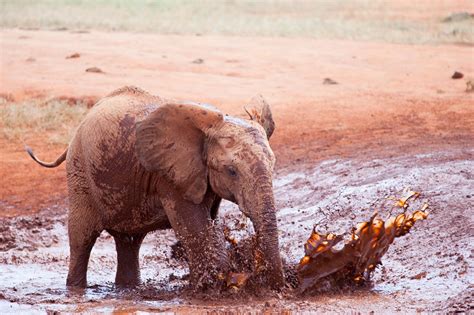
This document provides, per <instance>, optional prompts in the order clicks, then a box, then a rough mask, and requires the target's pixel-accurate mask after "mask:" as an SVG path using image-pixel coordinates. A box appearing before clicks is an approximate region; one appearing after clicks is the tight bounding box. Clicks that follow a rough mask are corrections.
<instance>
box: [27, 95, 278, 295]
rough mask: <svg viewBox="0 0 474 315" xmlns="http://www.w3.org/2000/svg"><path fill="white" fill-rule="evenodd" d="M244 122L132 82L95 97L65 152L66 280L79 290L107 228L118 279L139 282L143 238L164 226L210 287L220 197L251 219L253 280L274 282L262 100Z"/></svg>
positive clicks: (269, 124)
mask: <svg viewBox="0 0 474 315" xmlns="http://www.w3.org/2000/svg"><path fill="white" fill-rule="evenodd" d="M255 104H256V105H255V106H253V107H252V108H248V110H247V113H248V114H249V116H250V119H242V118H237V117H232V116H228V115H223V114H222V113H221V112H220V111H219V110H217V109H216V108H214V107H212V106H210V105H205V104H199V103H191V102H185V103H179V102H172V101H166V100H163V99H161V98H159V97H157V96H153V95H150V94H148V93H147V92H144V91H142V90H140V89H138V88H135V87H125V88H121V89H119V90H117V91H115V92H113V93H111V94H110V95H108V96H107V97H105V98H103V99H102V100H100V101H99V102H98V103H97V104H96V105H95V106H94V107H93V108H92V109H91V110H90V112H89V113H88V114H87V115H86V117H85V119H84V120H83V121H82V123H81V124H80V126H79V127H78V129H77V131H76V134H75V136H74V138H73V139H72V141H71V143H70V144H69V146H68V148H67V149H66V151H65V152H64V153H63V154H62V155H61V156H60V157H59V158H58V159H57V160H56V161H55V162H53V163H46V162H42V161H40V160H39V159H37V158H36V157H35V155H34V154H33V152H32V150H31V149H29V148H27V151H28V153H29V154H30V156H31V157H32V158H33V159H34V160H35V161H36V162H38V163H39V164H41V165H42V166H44V167H56V166H58V165H60V164H61V163H62V162H63V161H65V160H66V163H67V164H66V169H67V183H68V194H69V203H70V210H69V214H68V234H69V245H70V262H69V273H68V277H67V286H69V287H71V286H72V287H85V286H86V285H87V280H86V273H87V264H88V260H89V256H90V252H91V249H92V247H93V246H94V243H95V241H96V239H97V237H98V236H99V234H100V233H101V232H102V231H103V230H106V231H107V232H109V233H110V234H111V235H112V236H113V238H114V240H115V245H116V250H117V260H118V267H117V274H116V278H115V282H116V285H118V286H133V285H136V284H138V283H139V282H140V271H139V249H140V245H141V243H142V241H143V238H144V237H145V235H146V234H147V233H148V232H150V231H154V230H158V229H168V228H173V229H174V231H175V233H176V236H177V238H178V240H179V241H180V242H181V243H182V244H183V246H184V248H185V250H186V254H187V258H188V262H189V268H190V281H191V284H192V285H193V286H194V287H195V288H205V287H209V286H213V285H214V284H215V283H216V282H217V283H218V282H219V281H218V280H217V279H219V278H222V275H223V274H225V273H226V272H227V270H228V268H229V265H230V262H229V258H228V257H227V253H226V250H225V239H224V236H223V233H222V229H220V228H218V226H217V224H216V223H215V218H216V216H217V214H218V208H219V204H220V202H221V199H226V200H229V201H231V202H234V203H236V204H238V206H239V208H240V210H241V211H242V212H243V213H244V214H245V215H246V216H247V217H249V218H250V220H251V221H252V223H253V226H254V230H255V232H256V233H255V234H256V239H257V244H258V245H257V247H258V248H257V250H258V251H259V252H260V254H261V255H262V257H263V261H264V264H263V265H264V267H263V268H259V269H261V270H263V271H261V274H260V275H261V276H262V279H264V281H265V283H267V284H268V285H271V286H272V287H275V288H278V287H280V286H282V285H283V272H282V263H281V258H280V254H279V248H278V233H277V222H276V217H275V202H274V196H273V189H272V172H273V167H274V164H275V157H274V154H273V152H272V150H271V148H270V146H269V143H268V139H269V138H270V136H271V135H272V133H273V130H274V127H275V125H274V122H273V119H272V114H271V111H270V108H269V106H268V104H266V103H265V101H264V100H263V99H261V98H260V99H259V101H257V102H255Z"/></svg>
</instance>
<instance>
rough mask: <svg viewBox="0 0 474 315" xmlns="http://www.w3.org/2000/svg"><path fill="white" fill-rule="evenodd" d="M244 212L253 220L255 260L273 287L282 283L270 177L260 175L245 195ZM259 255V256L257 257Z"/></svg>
mask: <svg viewBox="0 0 474 315" xmlns="http://www.w3.org/2000/svg"><path fill="white" fill-rule="evenodd" d="M246 197H247V198H246V208H247V209H246V212H247V213H248V214H249V216H250V219H251V220H252V222H253V225H254V229H255V233H256V236H257V246H258V248H257V252H256V255H258V256H257V257H256V260H257V262H259V264H260V266H257V267H258V268H262V269H263V273H264V275H265V277H266V278H267V279H268V280H269V282H270V283H269V284H270V285H271V286H273V287H275V288H278V287H281V286H283V284H284V280H283V268H282V262H281V257H280V251H279V245H278V227H277V220H276V208H275V200H274V196H273V188H272V180H271V177H268V176H267V177H260V178H259V180H258V181H257V182H256V185H255V186H254V189H253V190H252V191H249V192H248V193H247V196H246ZM259 256H260V257H259Z"/></svg>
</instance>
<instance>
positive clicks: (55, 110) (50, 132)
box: [0, 98, 88, 144]
mask: <svg viewBox="0 0 474 315" xmlns="http://www.w3.org/2000/svg"><path fill="white" fill-rule="evenodd" d="M87 111H88V108H87V105H86V104H83V103H82V102H80V101H77V102H75V104H71V103H68V102H66V101H62V100H56V99H52V100H44V101H40V100H29V101H24V102H9V101H7V100H5V99H2V98H0V126H2V127H1V129H0V136H3V137H5V138H7V139H10V140H24V139H25V138H27V137H30V136H31V135H32V134H43V135H44V136H45V137H46V138H47V139H48V141H49V142H50V143H60V144H67V143H69V140H70V139H71V138H72V136H73V134H74V131H75V128H76V127H77V126H78V125H79V123H80V121H81V120H82V118H83V117H84V116H85V114H86V113H87Z"/></svg>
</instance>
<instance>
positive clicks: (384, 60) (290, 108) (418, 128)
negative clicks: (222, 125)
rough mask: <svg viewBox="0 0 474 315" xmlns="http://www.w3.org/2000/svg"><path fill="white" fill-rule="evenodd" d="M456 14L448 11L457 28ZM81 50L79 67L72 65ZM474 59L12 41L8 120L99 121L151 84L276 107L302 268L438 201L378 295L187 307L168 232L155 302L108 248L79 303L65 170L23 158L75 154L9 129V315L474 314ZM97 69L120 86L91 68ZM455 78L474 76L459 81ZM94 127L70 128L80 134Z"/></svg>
mask: <svg viewBox="0 0 474 315" xmlns="http://www.w3.org/2000/svg"><path fill="white" fill-rule="evenodd" d="M441 7H442V6H441ZM441 11H443V10H441ZM441 11H440V10H435V9H433V12H435V13H436V14H439V15H440V16H441V13H440V12H441ZM443 12H444V11H443ZM417 18H419V19H424V18H425V17H424V16H423V17H417ZM75 53H77V54H79V57H77V58H66V57H68V56H71V55H73V54H75ZM473 55H474V48H473V46H472V44H466V43H462V44H461V43H456V42H453V43H442V44H441V43H437V44H429V45H428V44H413V43H409V44H408V43H387V42H384V41H375V40H371V41H352V40H348V39H338V40H334V39H320V38H308V37H304V38H282V37H261V36H245V37H239V36H232V37H229V36H223V35H221V34H217V35H214V34H211V35H206V34H205V35H204V36H201V35H199V36H198V35H186V34H184V35H183V34H181V35H158V34H144V33H131V32H112V33H110V32H102V31H96V30H87V31H81V32H77V31H74V30H62V31H51V30H19V29H2V30H1V60H0V62H1V68H0V71H1V73H0V78H1V84H0V94H1V95H2V97H3V99H4V101H3V102H2V103H1V105H0V106H2V109H3V110H4V109H5V108H6V107H8V106H13V104H20V106H30V105H26V104H27V103H25V102H27V101H31V100H35V101H37V102H38V103H39V104H40V105H38V106H39V107H40V108H43V107H42V106H43V105H41V104H42V102H44V101H45V100H51V99H54V100H62V101H64V100H65V103H66V105H65V106H74V105H68V104H76V103H77V101H78V100H79V101H83V103H84V104H85V106H87V105H88V104H89V105H92V104H93V103H94V101H95V100H97V99H99V98H100V97H103V96H105V95H107V94H108V93H110V92H111V91H113V90H114V89H117V88H119V87H121V86H124V85H136V86H139V87H141V88H143V89H145V90H148V91H149V92H150V93H153V94H157V95H160V96H163V97H166V98H176V99H188V100H194V101H201V102H208V103H211V104H214V105H216V106H217V107H218V108H220V109H221V110H223V111H224V112H226V113H229V114H235V115H242V114H244V111H243V106H244V105H245V104H246V102H248V101H250V99H251V98H252V97H253V96H255V95H258V94H261V95H263V96H264V97H265V98H266V99H267V101H268V103H269V104H270V105H271V107H272V111H273V114H274V119H275V121H276V131H275V134H274V136H273V137H272V139H271V146H272V148H273V150H274V152H275V154H276V157H277V161H278V162H277V166H276V173H275V195H276V199H277V203H278V208H279V212H278V218H279V229H280V230H281V231H282V232H281V235H280V240H281V251H282V255H283V257H284V258H285V260H286V261H287V262H293V263H295V262H297V261H298V259H299V258H301V257H302V255H303V250H302V245H303V242H304V241H305V239H306V238H307V237H308V236H309V233H310V231H311V228H312V227H313V225H314V224H318V226H320V228H321V229H324V230H330V231H348V230H349V228H350V226H352V225H354V224H355V223H357V222H360V221H362V220H366V219H368V218H369V217H370V215H371V214H372V212H373V210H375V208H376V205H378V204H380V203H383V202H384V198H385V197H388V196H391V195H397V194H399V192H400V191H401V190H402V189H404V188H406V187H411V188H412V189H416V190H419V191H421V192H422V193H423V195H422V196H423V198H426V199H427V200H428V202H429V203H430V211H431V213H430V217H429V219H428V220H426V221H423V222H421V223H417V225H416V226H415V227H414V229H413V232H412V233H410V234H409V235H408V236H405V237H404V238H402V239H400V240H396V242H395V245H393V247H392V248H391V249H390V250H389V252H388V253H387V255H386V257H384V259H383V262H384V266H383V268H380V269H378V270H377V272H376V274H375V275H374V285H373V287H372V288H369V289H364V290H357V291H351V292H339V293H331V294H320V295H316V296H306V297H298V298H294V297H286V296H283V297H278V296H277V297H273V298H266V299H262V298H259V297H252V298H250V300H248V299H246V300H244V301H241V300H239V299H230V300H225V301H224V302H223V301H215V300H211V301H199V300H196V299H191V298H183V297H180V292H181V290H182V285H183V283H185V281H183V280H180V278H181V277H182V275H183V274H185V273H186V267H185V266H183V263H182V262H180V261H177V260H175V259H173V258H171V257H170V247H169V245H171V244H173V242H174V240H175V238H174V234H173V233H172V231H166V232H160V233H153V234H152V235H150V236H148V237H147V239H146V241H145V245H144V248H143V250H142V255H141V263H142V265H143V271H142V278H143V279H144V280H145V283H146V285H145V286H143V287H142V288H140V289H139V290H138V291H132V292H116V291H115V290H114V288H113V286H112V284H111V282H112V281H113V279H114V268H115V252H114V246H113V242H112V239H111V238H110V237H109V236H108V235H106V234H105V233H104V234H103V235H102V236H101V238H100V240H99V242H98V244H97V245H96V248H94V251H93V253H92V260H91V264H90V266H89V270H90V282H91V287H90V288H89V289H88V290H87V292H86V295H84V296H76V295H71V294H70V293H67V292H66V291H65V288H64V282H65V276H66V272H67V260H68V248H67V236H66V230H65V226H64V223H65V218H66V211H67V193H66V184H65V169H64V165H63V166H61V167H59V168H57V169H53V170H50V169H44V168H40V167H39V166H37V165H36V164H34V163H33V162H32V161H31V159H29V157H28V156H27V154H26V153H25V152H24V149H23V145H24V144H25V143H26V144H28V145H29V146H31V147H33V149H34V150H35V152H36V153H37V155H38V156H39V157H40V158H42V159H44V160H48V161H49V160H53V159H55V158H56V157H57V156H59V155H60V154H61V153H62V151H63V150H64V148H65V146H66V145H65V144H64V143H60V142H59V141H53V140H51V139H52V138H51V134H54V133H55V130H51V129H46V130H39V131H38V130H36V129H35V130H33V129H30V130H29V129H28V128H26V129H25V131H24V133H23V134H21V135H12V134H10V133H7V132H6V130H7V128H6V127H5V126H6V125H8V123H9V122H8V121H7V119H6V118H5V117H2V119H3V120H2V123H3V124H4V126H3V127H2V128H5V130H4V131H5V132H4V133H3V134H2V135H1V137H0V148H1V149H0V154H1V160H2V163H1V165H0V177H1V178H2V185H1V187H0V217H2V219H1V223H2V224H1V226H0V229H1V230H0V236H1V238H0V246H1V247H0V251H2V252H3V253H2V258H1V259H0V270H1V272H0V275H1V276H0V279H1V280H0V283H1V285H0V309H1V310H4V311H18V310H21V311H31V312H34V311H35V310H37V309H38V308H39V309H42V310H64V311H92V312H94V311H97V312H112V311H135V310H136V311H166V310H170V311H177V312H182V313H185V312H189V311H191V310H199V311H201V312H207V311H211V310H220V311H235V310H241V311H245V310H249V311H252V310H272V309H273V310H280V311H310V310H318V311H319V312H347V311H364V312H369V311H375V312H390V313H391V312H397V311H398V312H418V311H426V312H431V311H443V312H444V311H456V310H468V309H472V307H473V304H472V293H473V280H474V279H473V273H472V270H473V257H472V252H473V244H474V236H473V234H472V231H473V221H472V218H473V217H474V216H473V214H474V213H473V209H474V207H473V198H474V195H473V193H472V192H473V191H474V174H473V169H474V162H473V161H474V150H473V144H474V143H473V142H474V140H473V134H474V108H473V104H474V99H473V98H474V93H469V92H466V82H468V81H469V80H470V78H471V77H472V76H474V60H473V59H474V58H473ZM92 67H97V68H99V69H100V70H101V71H102V72H99V73H98V72H86V71H85V70H86V69H88V68H92ZM455 71H459V72H461V73H463V74H464V78H462V79H457V80H454V79H452V78H451V76H452V74H453V73H454V72H455ZM328 79H330V80H328ZM330 82H333V83H337V84H328V83H330ZM32 106H36V105H32ZM79 118H80V117H79V116H78V118H77V121H74V122H71V121H70V122H69V123H68V124H66V126H61V125H58V126H59V127H61V128H63V129H64V128H66V129H67V128H69V129H73V128H74V126H75V125H77V123H78V121H79ZM24 119H27V117H26V118H24ZM59 127H58V128H59ZM220 216H221V219H222V220H224V221H226V222H233V221H234V220H235V219H239V220H242V221H245V220H244V219H243V218H242V217H241V215H240V214H239V212H238V210H237V209H235V207H233V206H231V205H230V204H225V205H224V208H223V210H222V212H221V214H220ZM283 231H284V232H283ZM170 275H174V276H172V277H170Z"/></svg>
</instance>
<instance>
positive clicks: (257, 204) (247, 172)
mask: <svg viewBox="0 0 474 315" xmlns="http://www.w3.org/2000/svg"><path fill="white" fill-rule="evenodd" d="M250 106H251V107H250V108H248V109H246V110H247V113H248V114H249V116H250V119H249V120H247V119H241V118H236V117H232V116H227V115H223V114H222V113H221V112H220V111H219V110H217V109H216V108H214V107H211V106H208V105H202V104H197V103H181V104H179V103H172V104H166V105H163V106H161V107H160V108H158V109H157V110H155V111H154V112H153V113H151V114H150V115H149V116H148V117H147V118H146V119H145V120H144V121H142V122H140V123H139V124H138V125H137V155H138V157H139V160H140V162H141V163H142V165H143V166H144V167H145V168H146V169H147V170H149V171H153V172H159V173H160V174H161V175H162V176H164V177H166V178H167V179H168V180H169V181H170V182H172V183H173V184H174V185H176V187H177V188H178V189H180V190H181V191H182V193H183V195H184V198H186V199H187V200H189V201H191V202H193V203H195V204H200V203H201V202H202V201H203V198H204V196H205V195H206V193H207V192H208V190H209V189H212V191H213V192H214V193H216V194H217V195H218V196H220V197H221V198H224V199H227V200H230V201H232V202H235V203H237V204H238V205H239V208H240V209H241V211H242V212H243V213H244V214H245V215H246V216H248V217H249V218H250V219H251V221H252V223H253V225H254V229H255V232H256V235H257V242H258V246H259V248H258V250H259V253H260V254H261V255H262V257H263V261H264V268H263V270H264V274H265V276H266V277H267V279H268V280H269V282H270V284H272V285H274V286H277V287H278V286H281V285H282V284H283V272H282V263H281V258H280V254H279V249H278V231H277V222H276V216H275V201H274V196H273V188H272V173H273V167H274V164H275V157H274V154H273V152H272V150H271V148H270V145H269V143H268V139H269V138H270V136H271V135H272V133H273V130H274V128H275V124H274V122H273V119H272V114H271V111H270V107H269V106H268V104H267V103H266V102H265V101H264V100H263V99H262V98H258V99H255V100H254V102H253V104H251V105H250Z"/></svg>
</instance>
